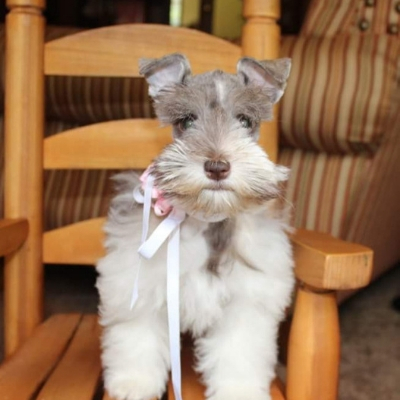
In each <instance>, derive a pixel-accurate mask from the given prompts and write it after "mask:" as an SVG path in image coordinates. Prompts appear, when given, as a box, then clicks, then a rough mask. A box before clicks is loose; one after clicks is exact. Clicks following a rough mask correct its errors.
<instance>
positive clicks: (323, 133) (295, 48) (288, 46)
mask: <svg viewBox="0 0 400 400" xmlns="http://www.w3.org/2000/svg"><path fill="white" fill-rule="evenodd" d="M398 42H399V41H398V40H397V39H395V38H392V37H387V36H360V35H352V36H347V35H346V36H345V35H341V36H337V37H335V38H318V37H299V38H296V37H286V38H284V40H283V46H282V51H281V54H282V56H288V57H292V59H293V69H292V73H291V77H290V79H289V83H288V86H287V89H286V92H285V95H284V96H283V99H282V106H281V115H280V124H281V133H282V135H281V139H282V141H283V144H285V145H289V146H292V147H295V148H302V149H306V150H318V151H321V150H322V151H326V152H329V153H350V152H353V153H359V152H369V153H370V152H374V151H375V150H376V149H377V147H378V146H379V144H380V142H381V140H382V136H383V134H384V132H385V129H386V126H385V123H386V121H387V115H388V109H389V104H390V101H391V95H392V91H393V88H394V87H395V85H394V82H395V79H396V74H397V63H398V56H399V43H398Z"/></svg>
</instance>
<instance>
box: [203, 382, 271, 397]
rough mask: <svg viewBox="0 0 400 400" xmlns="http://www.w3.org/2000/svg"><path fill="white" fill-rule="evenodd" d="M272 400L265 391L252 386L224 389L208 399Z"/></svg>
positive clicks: (234, 386)
mask: <svg viewBox="0 0 400 400" xmlns="http://www.w3.org/2000/svg"><path fill="white" fill-rule="evenodd" d="M250 399H251V400H271V396H270V394H269V393H267V392H266V391H263V390H261V389H258V388H254V387H252V386H242V385H241V386H236V385H231V386H229V387H223V388H220V389H218V390H217V391H216V392H215V393H214V394H213V395H212V396H210V397H207V400H250Z"/></svg>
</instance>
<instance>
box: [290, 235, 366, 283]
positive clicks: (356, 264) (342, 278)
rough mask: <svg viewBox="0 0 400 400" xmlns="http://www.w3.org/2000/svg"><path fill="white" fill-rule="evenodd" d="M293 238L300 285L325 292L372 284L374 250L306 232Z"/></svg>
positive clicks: (329, 236) (328, 236) (296, 270)
mask: <svg viewBox="0 0 400 400" xmlns="http://www.w3.org/2000/svg"><path fill="white" fill-rule="evenodd" d="M291 239H292V243H293V249H294V258H295V264H296V265H295V274H296V277H297V278H298V279H299V280H300V281H301V282H304V283H305V284H307V285H310V286H312V287H314V288H317V289H323V290H347V289H356V288H360V287H363V286H366V285H368V283H369V282H370V280H371V274H372V267H373V251H372V250H371V249H369V248H368V247H365V246H362V245H359V244H355V243H349V242H345V241H344V240H340V239H337V238H334V237H333V236H331V235H329V234H327V233H321V232H313V231H308V230H305V229H298V230H297V232H296V233H294V234H293V235H292V236H291Z"/></svg>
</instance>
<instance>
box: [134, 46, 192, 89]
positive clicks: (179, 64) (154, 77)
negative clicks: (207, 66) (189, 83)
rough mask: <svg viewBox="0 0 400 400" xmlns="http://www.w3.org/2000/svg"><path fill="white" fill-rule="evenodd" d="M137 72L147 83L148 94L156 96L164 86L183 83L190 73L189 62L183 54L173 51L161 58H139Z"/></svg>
mask: <svg viewBox="0 0 400 400" xmlns="http://www.w3.org/2000/svg"><path fill="white" fill-rule="evenodd" d="M139 73H140V74H141V75H143V76H144V77H145V78H146V80H147V82H148V83H149V94H150V96H152V97H156V96H157V94H158V93H159V92H160V91H161V90H163V89H165V88H166V87H168V86H172V85H174V84H179V83H184V81H185V79H186V77H187V76H188V75H190V64H189V61H188V59H187V58H186V57H185V56H184V55H183V54H179V53H175V54H170V55H167V56H165V57H162V58H153V59H141V60H140V61H139Z"/></svg>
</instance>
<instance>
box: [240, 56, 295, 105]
mask: <svg viewBox="0 0 400 400" xmlns="http://www.w3.org/2000/svg"><path fill="white" fill-rule="evenodd" d="M290 67H291V60H290V58H278V59H276V60H264V61H257V60H254V59H253V58H250V57H244V58H241V59H240V60H239V62H238V64H237V74H238V75H239V77H240V78H241V80H242V82H243V84H245V85H254V86H260V87H263V88H266V89H267V90H268V92H269V97H270V99H271V102H272V103H276V102H278V101H279V99H280V98H281V97H282V95H283V92H284V90H285V87H286V81H287V79H288V77H289V73H290Z"/></svg>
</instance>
